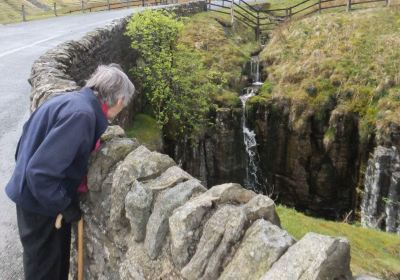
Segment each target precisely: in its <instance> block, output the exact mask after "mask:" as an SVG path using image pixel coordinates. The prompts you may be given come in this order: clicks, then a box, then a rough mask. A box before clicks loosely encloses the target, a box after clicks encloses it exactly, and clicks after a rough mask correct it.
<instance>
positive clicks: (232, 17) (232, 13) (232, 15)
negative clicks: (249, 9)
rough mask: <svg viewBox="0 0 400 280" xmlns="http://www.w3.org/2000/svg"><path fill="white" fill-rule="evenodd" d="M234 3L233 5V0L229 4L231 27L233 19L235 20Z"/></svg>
mask: <svg viewBox="0 0 400 280" xmlns="http://www.w3.org/2000/svg"><path fill="white" fill-rule="evenodd" d="M234 3H235V0H232V2H231V24H232V26H233V22H234V18H235V15H234V12H233V6H234Z"/></svg>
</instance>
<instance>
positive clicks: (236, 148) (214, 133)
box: [165, 109, 246, 186]
mask: <svg viewBox="0 0 400 280" xmlns="http://www.w3.org/2000/svg"><path fill="white" fill-rule="evenodd" d="M240 119H241V110H240V109H234V110H231V109H219V110H217V112H216V115H215V116H214V117H213V120H212V122H213V123H215V127H214V128H212V129H210V130H208V131H206V133H205V134H204V135H203V136H202V137H200V138H199V139H197V143H196V144H195V145H194V147H193V145H192V144H189V143H176V142H174V141H170V140H168V139H166V141H165V142H166V147H165V151H166V152H167V154H169V155H170V156H171V157H173V158H174V159H175V161H176V162H180V163H181V164H182V168H183V169H184V170H186V171H187V172H189V173H190V174H192V175H193V176H194V177H196V178H198V179H199V180H201V182H202V183H203V184H204V185H205V186H213V185H216V184H221V183H224V182H236V183H241V182H242V181H243V178H244V176H245V170H246V166H245V164H246V159H245V152H244V149H245V148H244V144H243V134H242V127H241V121H240ZM242 151H243V152H242Z"/></svg>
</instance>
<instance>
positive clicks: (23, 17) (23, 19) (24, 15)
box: [21, 4, 26, 21]
mask: <svg viewBox="0 0 400 280" xmlns="http://www.w3.org/2000/svg"><path fill="white" fill-rule="evenodd" d="M21 12H22V21H26V14H25V6H24V4H22V10H21Z"/></svg>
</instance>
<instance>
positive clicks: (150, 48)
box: [126, 10, 214, 137]
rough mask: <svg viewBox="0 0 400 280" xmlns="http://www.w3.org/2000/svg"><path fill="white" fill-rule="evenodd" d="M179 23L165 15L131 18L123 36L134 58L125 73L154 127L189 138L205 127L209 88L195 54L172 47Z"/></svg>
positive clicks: (152, 12) (210, 88) (136, 15)
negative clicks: (136, 85) (138, 90)
mask: <svg viewBox="0 0 400 280" xmlns="http://www.w3.org/2000/svg"><path fill="white" fill-rule="evenodd" d="M183 20H184V19H177V18H176V16H175V15H174V14H173V13H170V12H167V11H152V10H148V11H145V12H143V13H138V14H135V15H133V16H132V18H131V20H130V22H129V23H128V25H127V31H126V35H128V36H129V37H130V39H131V47H132V48H133V49H135V50H136V51H137V52H138V53H139V54H140V58H139V62H138V65H137V67H135V68H133V69H131V73H132V74H133V76H134V79H135V80H138V81H139V82H140V84H141V86H142V88H143V91H144V93H145V94H146V97H147V99H148V100H149V102H150V104H151V106H152V109H153V111H154V114H155V118H156V120H157V123H158V124H159V126H160V127H162V128H164V127H165V126H166V125H168V126H169V127H173V128H174V129H173V130H170V129H169V130H168V131H166V133H168V134H169V135H170V136H171V137H179V136H183V135H185V136H189V137H191V136H193V135H195V134H196V133H197V132H199V131H201V129H202V127H203V126H204V125H205V124H206V123H207V112H208V111H209V109H210V104H211V101H210V96H211V93H212V91H213V90H214V86H213V84H212V83H210V82H209V80H208V79H206V78H204V77H206V69H205V67H204V65H203V63H202V61H201V59H200V57H199V56H198V54H197V53H195V52H191V51H190V50H188V49H187V48H185V47H184V46H183V45H182V44H178V43H177V39H178V36H179V34H180V32H181V31H182V28H183V24H184V23H183V22H182V21H183Z"/></svg>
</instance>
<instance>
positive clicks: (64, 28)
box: [0, 9, 133, 280]
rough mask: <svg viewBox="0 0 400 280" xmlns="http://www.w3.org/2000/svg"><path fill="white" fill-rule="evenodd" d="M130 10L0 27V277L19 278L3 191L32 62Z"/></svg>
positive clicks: (25, 112) (12, 221) (11, 216)
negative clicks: (52, 49) (46, 52)
mask: <svg viewBox="0 0 400 280" xmlns="http://www.w3.org/2000/svg"><path fill="white" fill-rule="evenodd" d="M132 11H133V10H132V9H123V10H115V11H106V12H97V13H90V14H89V13H87V14H79V15H71V16H64V17H58V18H50V19H45V20H40V21H32V22H26V23H18V24H10V25H0V188H1V191H0V279H1V280H8V279H12V280H18V279H23V272H22V256H21V254H22V249H21V244H20V241H19V235H18V229H17V225H16V213H15V206H14V204H13V203H12V202H11V201H10V200H9V199H8V197H7V196H6V194H5V192H4V187H5V184H6V183H7V182H8V179H9V178H10V176H11V174H12V171H13V168H14V152H15V148H16V144H17V141H18V138H19V136H20V134H21V131H22V125H23V124H24V122H25V121H26V120H27V118H28V116H29V109H28V108H29V94H30V85H29V83H28V82H27V79H28V78H29V74H30V69H31V66H32V63H33V62H34V60H35V59H37V58H38V57H39V56H40V55H41V54H43V53H44V52H45V51H46V50H48V49H51V48H53V47H54V46H56V45H58V44H60V43H62V42H64V41H67V40H73V39H78V38H80V37H82V36H83V35H84V34H85V33H86V32H88V31H91V30H93V29H94V28H96V27H101V26H103V25H105V24H107V23H109V22H111V21H112V20H113V19H117V18H120V17H124V16H127V15H129V14H131V13H132Z"/></svg>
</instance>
